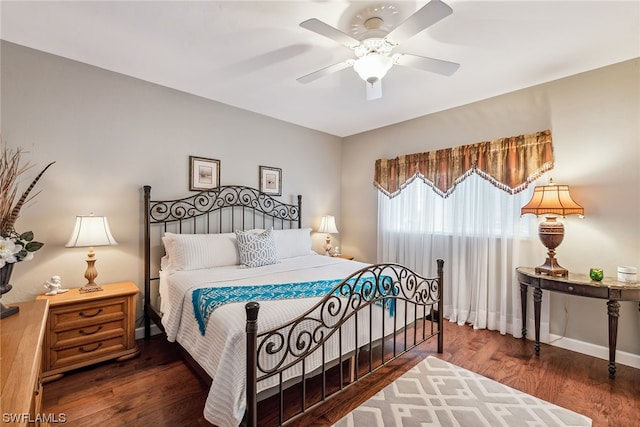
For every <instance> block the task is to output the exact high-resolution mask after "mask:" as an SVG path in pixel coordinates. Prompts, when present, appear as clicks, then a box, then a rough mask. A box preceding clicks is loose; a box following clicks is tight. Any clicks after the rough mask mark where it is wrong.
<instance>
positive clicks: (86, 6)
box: [0, 0, 640, 136]
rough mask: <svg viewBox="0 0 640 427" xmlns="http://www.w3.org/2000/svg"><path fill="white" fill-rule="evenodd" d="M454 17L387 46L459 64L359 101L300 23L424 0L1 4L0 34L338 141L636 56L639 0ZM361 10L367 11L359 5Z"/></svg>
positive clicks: (359, 90)
mask: <svg viewBox="0 0 640 427" xmlns="http://www.w3.org/2000/svg"><path fill="white" fill-rule="evenodd" d="M445 2H446V3H447V4H448V5H449V6H451V8H452V9H453V14H452V15H450V16H448V17H446V18H444V19H443V20H442V21H440V22H438V23H436V24H435V25H433V26H432V27H430V28H428V29H427V30H425V31H422V32H420V33H418V34H417V35H416V36H414V37H412V38H410V39H409V40H408V41H406V42H404V43H402V44H401V45H400V46H399V47H398V48H396V50H395V51H398V52H404V53H413V54H417V55H421V56H429V57H433V58H439V59H445V60H448V61H453V62H458V63H460V64H461V66H460V69H459V70H458V71H457V72H456V73H455V74H454V75H453V76H451V77H444V76H441V75H438V74H433V73H429V72H426V71H421V70H416V69H411V68H406V67H401V66H394V67H393V68H392V69H391V70H390V71H389V73H388V74H387V76H386V77H385V78H384V79H383V81H382V87H383V97H382V99H379V100H375V101H366V99H365V83H364V82H363V81H362V80H360V78H359V77H358V75H357V74H356V73H355V72H354V71H353V70H352V69H350V68H347V69H345V70H342V71H340V72H338V73H335V74H332V75H330V76H326V77H323V78H322V79H320V80H316V81H314V82H311V83H309V84H306V85H303V84H300V83H298V82H297V81H296V78H298V77H301V76H303V75H306V74H308V73H311V72H313V71H315V70H317V69H320V68H323V67H326V66H328V65H332V64H334V63H337V62H340V61H343V60H345V59H348V58H351V57H353V53H352V51H351V50H349V49H348V48H346V47H344V46H342V45H340V44H338V43H336V42H334V41H332V40H330V39H328V38H326V37H323V36H320V35H318V34H316V33H313V32H311V31H308V30H305V29H303V28H300V27H299V25H298V24H299V23H300V22H302V21H304V20H307V19H309V18H318V19H320V20H322V21H324V22H326V23H327V24H330V25H332V26H335V27H337V28H339V29H340V30H342V31H343V32H345V33H348V34H351V33H350V31H351V25H352V22H353V19H354V17H355V16H356V15H358V14H359V13H361V12H362V11H363V10H364V13H365V14H367V13H369V14H370V13H371V12H370V11H371V10H372V8H375V7H378V8H380V7H382V6H384V7H385V9H386V10H393V11H394V14H393V15H392V14H389V16H390V17H391V18H390V19H391V20H395V21H396V23H392V24H393V26H395V25H396V24H399V23H400V22H402V21H403V20H404V19H406V18H407V17H408V16H409V15H411V14H412V13H414V12H415V11H416V10H417V9H419V8H420V7H422V6H423V5H425V4H426V3H427V2H426V1H404V2H371V1H351V2H344V1H331V0H324V1H322V0H316V1H303V0H298V1H194V2H185V1H180V2H177V1H176V2H168V1H138V2H129V1H84V2H78V1H44V2H35V1H7V0H4V1H2V3H1V6H0V7H1V9H0V12H1V14H2V17H1V27H0V35H1V37H2V39H4V40H7V41H10V42H13V43H17V44H20V45H24V46H28V47H31V48H34V49H38V50H42V51H45V52H49V53H52V54H55V55H59V56H62V57H66V58H70V59H73V60H76V61H80V62H84V63H87V64H91V65H95V66H97V67H101V68H105V69H107V70H112V71H115V72H118V73H122V74H126V75H129V76H133V77H137V78H139V79H142V80H146V81H149V82H153V83H157V84H160V85H163V86H167V87H171V88H174V89H178V90H181V91H184V92H187V93H191V94H195V95H199V96H202V97H204V98H208V99H212V100H215V101H219V102H222V103H225V104H228V105H232V106H235V107H239V108H243V109H246V110H250V111H254V112H257V113H260V114H264V115H267V116H270V117H274V118H277V119H281V120H284V121H287V122H291V123H296V124H298V125H301V126H305V127H308V128H312V129H317V130H320V131H323V132H327V133H329V134H333V135H337V136H348V135H352V134H355V133H359V132H363V131H367V130H370V129H375V128H379V127H382V126H386V125H390V124H393V123H398V122H401V121H404V120H408V119H411V118H414V117H419V116H423V115H426V114H430V113H434V112H437V111H442V110H445V109H448V108H452V107H456V106H459V105H464V104H468V103H470V102H474V101H478V100H481V99H486V98H489V97H492V96H496V95H499V94H503V93H507V92H511V91H514V90H517V89H521V88H525V87H529V86H532V85H535V84H539V83H543V82H547V81H551V80H555V79H558V78H562V77H565V76H569V75H573V74H577V73H580V72H583V71H587V70H591V69H595V68H599V67H602V66H606V65H610V64H614V63H617V62H621V61H625V60H628V59H631V58H636V57H639V56H640V1H639V0H634V1H605V0H603V1H569V0H567V1H557V0H555V1H517V0H504V1H491V2H489V1H478V0H475V1H459V0H445ZM367 10H369V12H367Z"/></svg>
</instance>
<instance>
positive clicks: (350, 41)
mask: <svg viewBox="0 0 640 427" xmlns="http://www.w3.org/2000/svg"><path fill="white" fill-rule="evenodd" d="M300 26H301V27H302V28H306V29H307V30H310V31H313V32H314V33H318V34H320V35H321V36H325V37H328V38H330V39H331V40H333V41H336V42H338V43H340V44H342V45H345V46H346V47H348V48H353V47H355V46H358V45H359V44H360V42H359V41H358V40H356V39H354V38H353V37H351V36H350V35H348V34H346V33H343V32H342V31H340V30H338V29H337V28H334V27H332V26H331V25H329V24H326V23H324V22H322V21H321V20H319V19H316V18H311V19H307V20H306V21H304V22H301V23H300Z"/></svg>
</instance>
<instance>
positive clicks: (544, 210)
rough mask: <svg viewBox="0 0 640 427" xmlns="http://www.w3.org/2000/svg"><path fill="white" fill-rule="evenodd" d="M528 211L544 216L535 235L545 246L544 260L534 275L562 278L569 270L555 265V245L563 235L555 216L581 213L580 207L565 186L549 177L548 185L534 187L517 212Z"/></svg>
mask: <svg viewBox="0 0 640 427" xmlns="http://www.w3.org/2000/svg"><path fill="white" fill-rule="evenodd" d="M528 213H530V214H534V215H536V216H539V215H544V216H545V217H546V220H545V221H543V222H541V223H540V226H539V227H538V237H540V241H542V244H543V245H544V246H545V247H546V248H547V260H546V261H545V263H544V264H542V265H541V266H539V267H536V268H535V272H536V274H548V275H549V276H562V277H566V276H567V275H568V274H569V272H568V271H567V269H566V268H563V267H561V266H560V264H558V261H557V260H556V257H555V255H556V247H558V246H559V245H560V243H562V239H563V238H564V225H563V224H562V223H561V222H560V221H557V220H556V217H557V216H558V215H560V216H562V217H564V216H567V215H571V214H576V215H580V216H584V208H583V207H582V206H580V205H579V204H577V203H576V202H574V201H573V199H572V198H571V195H570V194H569V186H568V185H556V184H554V183H553V181H551V180H549V185H541V186H538V187H536V188H534V189H533V196H532V197H531V200H529V203H527V204H526V205H524V206H523V207H522V208H521V209H520V214H521V215H524V214H528Z"/></svg>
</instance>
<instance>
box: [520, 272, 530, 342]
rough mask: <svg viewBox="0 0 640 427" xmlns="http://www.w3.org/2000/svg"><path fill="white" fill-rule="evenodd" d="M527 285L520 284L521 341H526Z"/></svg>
mask: <svg viewBox="0 0 640 427" xmlns="http://www.w3.org/2000/svg"><path fill="white" fill-rule="evenodd" d="M527 288H528V286H527V285H523V284H522V283H520V306H521V307H522V339H523V340H526V339H527Z"/></svg>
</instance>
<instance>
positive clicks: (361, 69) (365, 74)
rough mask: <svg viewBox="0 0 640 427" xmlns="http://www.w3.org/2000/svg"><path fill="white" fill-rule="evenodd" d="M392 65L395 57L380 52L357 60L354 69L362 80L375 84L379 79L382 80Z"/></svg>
mask: <svg viewBox="0 0 640 427" xmlns="http://www.w3.org/2000/svg"><path fill="white" fill-rule="evenodd" d="M392 65H393V59H391V58H390V57H388V56H385V55H380V54H379V53H370V54H368V55H366V56H363V57H362V58H360V59H358V60H356V62H355V63H354V64H353V69H354V70H356V73H358V75H359V76H360V78H361V79H362V80H364V81H365V82H369V83H371V84H374V83H375V82H376V81H377V80H382V78H383V77H384V76H385V74H387V71H389V69H390V68H391V66H392Z"/></svg>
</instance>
